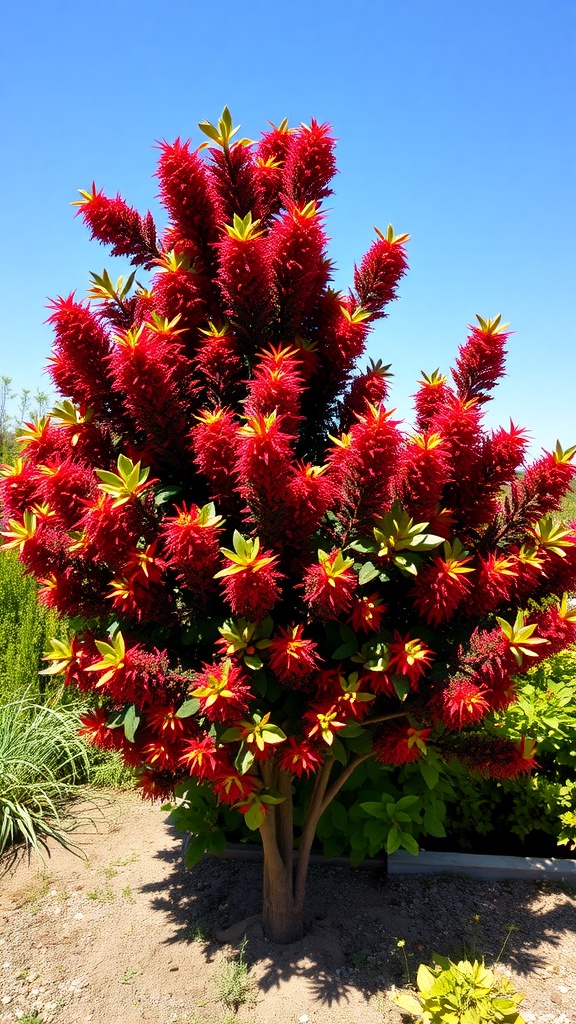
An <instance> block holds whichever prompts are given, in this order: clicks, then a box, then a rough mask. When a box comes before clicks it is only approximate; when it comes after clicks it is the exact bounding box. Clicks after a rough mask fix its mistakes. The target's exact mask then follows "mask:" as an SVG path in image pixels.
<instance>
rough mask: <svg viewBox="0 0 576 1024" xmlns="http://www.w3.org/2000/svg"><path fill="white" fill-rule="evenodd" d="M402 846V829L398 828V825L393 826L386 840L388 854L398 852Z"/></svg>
mask: <svg viewBox="0 0 576 1024" xmlns="http://www.w3.org/2000/svg"><path fill="white" fill-rule="evenodd" d="M401 845H402V838H401V833H400V829H398V828H396V825H393V826H392V828H391V829H390V831H389V833H388V838H387V840H386V853H388V854H390V853H395V852H396V850H398V849H399V848H400V846H401Z"/></svg>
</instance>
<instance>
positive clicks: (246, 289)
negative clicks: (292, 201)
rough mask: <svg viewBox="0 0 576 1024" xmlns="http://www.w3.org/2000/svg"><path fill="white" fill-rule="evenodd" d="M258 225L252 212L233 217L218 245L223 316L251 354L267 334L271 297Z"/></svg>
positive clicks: (264, 244)
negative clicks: (228, 319)
mask: <svg viewBox="0 0 576 1024" xmlns="http://www.w3.org/2000/svg"><path fill="white" fill-rule="evenodd" d="M259 225H260V222H259V221H258V220H256V221H253V220H252V215H251V213H248V214H247V215H246V216H245V217H244V218H241V217H239V216H238V215H237V214H234V220H233V223H232V224H227V225H226V236H225V237H224V238H223V239H222V241H221V242H218V243H217V249H218V262H219V267H220V269H219V273H218V285H219V288H220V291H221V293H222V298H223V300H224V305H225V310H226V315H227V316H228V317H229V318H230V320H231V322H232V323H233V325H234V327H235V328H236V330H237V331H238V332H239V333H240V334H241V335H242V337H243V338H245V339H246V341H245V343H246V345H247V346H248V348H249V350H251V351H252V352H254V351H255V350H256V349H258V348H260V347H261V346H262V344H263V343H264V341H265V340H266V337H267V335H268V332H269V328H270V322H271V318H272V312H273V295H274V291H273V287H272V271H271V266H270V258H269V255H268V248H267V241H266V239H265V238H263V237H262V232H261V230H260V228H259Z"/></svg>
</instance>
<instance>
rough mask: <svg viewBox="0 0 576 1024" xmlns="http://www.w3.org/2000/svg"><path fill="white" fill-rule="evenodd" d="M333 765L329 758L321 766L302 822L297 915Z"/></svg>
mask: <svg viewBox="0 0 576 1024" xmlns="http://www.w3.org/2000/svg"><path fill="white" fill-rule="evenodd" d="M333 764H334V758H333V757H329V758H328V759H327V760H326V761H325V762H324V764H323V765H322V771H321V772H320V774H319V775H318V776H317V778H316V785H315V786H314V790H313V793H312V799H311V800H310V806H309V807H308V813H307V815H306V818H305V820H304V829H303V831H302V838H301V840H300V846H299V847H298V860H297V861H296V877H295V880H294V901H295V905H296V910H297V912H298V913H302V910H303V907H304V893H305V891H306V875H307V874H308V862H309V860H310V851H311V849H312V843H313V842H314V836H315V835H316V826H317V825H318V821H319V819H320V815H321V814H322V801H323V799H324V794H325V792H326V787H327V785H328V780H329V778H330V772H331V771H332V765H333Z"/></svg>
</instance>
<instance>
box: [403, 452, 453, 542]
mask: <svg viewBox="0 0 576 1024" xmlns="http://www.w3.org/2000/svg"><path fill="white" fill-rule="evenodd" d="M402 463H403V464H402V469H401V478H400V481H399V485H398V492H399V495H400V503H401V505H402V506H403V507H404V508H405V509H406V510H407V512H408V513H409V514H410V515H411V516H413V517H414V518H415V519H416V520H418V519H424V520H427V521H428V522H430V521H431V520H432V519H433V518H434V515H435V513H436V511H437V509H438V507H439V503H440V502H441V500H442V493H443V491H444V488H445V486H446V484H447V483H448V482H449V481H450V480H451V479H452V476H453V469H452V467H451V465H450V458H449V455H448V452H447V450H446V445H445V444H444V442H443V440H442V438H441V437H440V435H439V434H434V433H424V434H413V435H412V437H410V438H408V440H407V441H406V443H405V446H404V452H403V457H402ZM432 532H434V533H437V532H438V531H436V530H433V531H432Z"/></svg>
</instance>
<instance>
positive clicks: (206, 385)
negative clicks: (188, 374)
mask: <svg viewBox="0 0 576 1024" xmlns="http://www.w3.org/2000/svg"><path fill="white" fill-rule="evenodd" d="M200 333H201V334H202V335H203V338H202V340H201V341H200V344H199V346H198V348H197V351H196V355H195V356H194V360H193V366H194V371H195V374H196V375H197V376H198V377H199V378H200V380H199V384H201V386H202V387H203V389H204V393H205V394H206V395H207V396H208V397H209V398H210V399H211V400H212V401H215V402H216V403H220V402H221V401H224V402H231V401H234V399H237V398H238V392H239V389H240V386H241V380H242V376H243V373H244V364H243V362H242V350H241V348H240V345H239V342H238V340H237V338H236V335H235V334H234V332H233V331H232V329H231V327H230V326H229V325H228V324H224V326H222V327H217V326H216V325H215V324H213V323H212V322H211V321H210V322H209V324H208V329H202V330H201V331H200Z"/></svg>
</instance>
